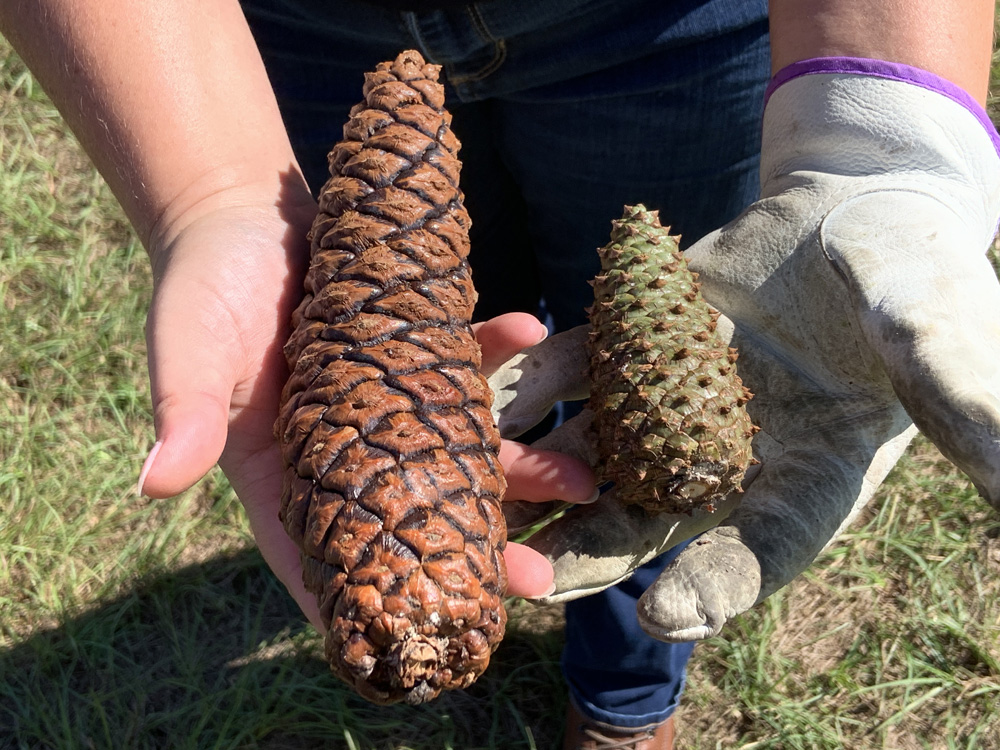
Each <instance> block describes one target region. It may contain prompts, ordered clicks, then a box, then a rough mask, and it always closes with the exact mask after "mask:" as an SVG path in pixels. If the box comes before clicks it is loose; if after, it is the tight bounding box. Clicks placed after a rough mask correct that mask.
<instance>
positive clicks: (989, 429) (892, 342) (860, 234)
mask: <svg viewBox="0 0 1000 750" xmlns="http://www.w3.org/2000/svg"><path fill="white" fill-rule="evenodd" d="M822 239H823V243H824V248H825V250H826V252H827V253H828V255H829V257H830V259H831V261H832V262H833V263H834V264H835V266H836V267H837V268H838V270H840V272H841V273H842V274H843V275H845V276H846V277H847V278H848V281H849V288H850V289H851V293H852V295H853V296H854V298H855V299H854V302H855V305H856V307H857V308H858V309H859V310H860V311H861V313H860V316H859V317H860V322H861V325H862V327H863V329H864V331H865V334H866V336H867V338H868V340H869V341H870V343H871V345H872V347H873V348H874V349H875V350H876V351H877V352H878V353H879V355H880V356H881V359H882V362H883V365H884V367H885V370H886V372H887V374H888V376H889V380H890V382H891V383H892V386H893V388H894V390H895V391H896V394H897V396H898V397H899V399H900V401H901V402H902V403H903V406H904V407H905V408H906V410H907V412H908V413H909V414H910V416H911V418H912V419H913V421H914V422H915V423H916V424H917V426H918V427H919V428H920V430H921V431H922V432H923V433H924V434H926V435H927V436H928V437H929V438H930V439H931V440H932V441H933V442H934V444H935V445H937V447H938V448H939V449H940V450H941V452H942V453H943V454H944V455H945V456H947V457H948V458H949V459H950V460H951V461H953V462H954V463H955V464H956V465H957V466H958V467H959V468H961V469H962V470H963V471H965V472H966V473H967V474H969V476H970V477H971V479H972V481H973V482H974V483H975V485H976V487H977V489H978V490H979V491H980V493H981V494H982V495H983V496H984V497H985V498H986V499H987V500H988V501H989V502H991V503H992V504H993V505H994V506H996V507H998V508H1000V284H998V283H997V279H996V273H995V272H994V270H993V268H992V267H991V266H990V263H989V261H988V260H987V258H986V257H985V255H984V254H983V252H982V250H983V248H984V245H985V243H986V242H988V238H984V237H982V236H975V234H974V233H973V232H972V231H971V230H970V229H969V228H968V227H967V226H966V224H964V223H963V222H962V221H961V220H960V219H959V217H958V215H956V213H955V212H954V211H953V210H952V209H951V208H949V207H947V206H944V205H942V204H941V203H939V202H938V201H936V200H934V199H932V198H930V197H928V196H926V195H924V194H917V193H912V194H911V193H906V192H903V191H892V192H888V191H887V192H884V193H874V194H868V195H863V196H860V197H859V198H856V199H854V200H852V201H848V202H846V203H844V204H842V205H841V206H839V207H838V208H837V209H836V210H835V211H833V212H831V214H830V216H829V217H828V218H827V219H826V221H825V222H824V224H823V227H822ZM887 251H889V252H891V253H892V254H893V256H894V259H893V262H892V263H890V262H888V261H886V260H885V259H884V256H885V255H886V254H887ZM941 259H947V264H946V265H945V264H943V262H942V260H941ZM902 266H905V267H906V279H905V284H901V283H900V280H899V273H898V271H896V270H894V269H898V268H900V267H902Z"/></svg>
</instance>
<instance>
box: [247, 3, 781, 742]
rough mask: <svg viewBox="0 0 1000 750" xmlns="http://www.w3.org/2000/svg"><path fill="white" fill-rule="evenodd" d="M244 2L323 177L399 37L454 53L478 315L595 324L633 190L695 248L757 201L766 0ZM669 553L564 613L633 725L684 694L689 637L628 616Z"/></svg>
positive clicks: (600, 709) (577, 691)
mask: <svg viewBox="0 0 1000 750" xmlns="http://www.w3.org/2000/svg"><path fill="white" fill-rule="evenodd" d="M416 2H419V0H416ZM243 6H244V10H245V12H246V15H247V18H248V20H249V22H250V25H251V28H252V30H253V32H254V35H255V38H256V39H257V42H258V45H259V47H260V49H261V53H262V55H263V57H264V61H265V64H266V65H267V69H268V74H269V76H270V77H271V81H272V84H273V86H274V88H275V91H276V93H277V96H278V103H279V105H280V107H281V110H282V115H283V117H284V118H285V123H286V127H287V129H288V132H289V135H290V137H291V139H292V144H293V147H294V148H295V151H296V155H297V157H298V159H299V163H300V165H301V166H302V168H303V170H304V172H305V174H306V178H307V180H308V181H309V183H310V185H311V186H312V187H313V189H314V190H317V189H318V188H319V187H320V186H321V185H322V184H323V182H324V181H325V179H326V176H327V171H326V153H327V151H328V150H329V149H330V147H331V146H332V144H333V143H334V142H335V141H336V140H338V139H339V138H340V137H341V127H342V125H343V123H344V122H345V121H346V115H347V110H348V108H349V107H350V106H351V105H353V104H355V103H356V102H357V101H359V100H360V98H361V83H362V80H363V78H362V76H363V73H364V71H366V70H370V69H372V68H373V67H374V65H375V63H377V62H379V61H381V60H387V59H392V58H394V57H395V56H396V54H397V53H398V52H399V51H401V50H403V49H407V48H414V49H418V50H420V51H421V52H422V53H423V54H424V56H425V57H426V58H428V59H429V60H430V61H432V62H437V63H441V64H442V65H443V66H444V76H443V78H444V79H445V80H444V82H445V85H446V94H447V106H448V107H449V109H450V110H451V112H452V114H453V116H454V123H453V125H454V129H455V132H456V134H457V135H458V137H459V139H460V140H461V141H462V144H463V147H462V151H461V154H460V156H461V158H462V161H463V164H464V167H463V171H462V187H463V190H464V192H465V195H466V206H467V208H468V210H469V213H470V215H471V216H472V219H473V226H472V248H473V249H472V256H471V261H470V262H471V265H472V268H473V274H474V279H475V281H476V286H477V289H478V291H479V295H480V299H479V304H478V306H477V308H476V314H477V317H478V318H480V319H485V318H489V317H492V316H494V315H497V314H499V313H501V312H507V311H511V310H523V311H529V312H536V311H537V310H539V304H540V302H541V301H542V300H544V305H545V309H546V310H547V312H548V314H549V315H551V322H552V324H553V326H554V327H555V328H556V329H557V330H564V329H566V328H570V327H572V326H575V325H578V324H580V323H582V322H585V313H584V308H585V307H586V306H587V305H589V304H590V302H591V301H592V290H591V288H590V287H589V285H588V284H587V281H588V280H589V279H591V278H592V277H593V276H594V274H595V272H596V270H597V268H598V261H597V254H596V253H595V252H594V250H595V248H596V247H597V246H599V245H603V244H605V243H606V242H607V237H608V232H609V230H610V221H611V220H612V219H614V218H617V217H619V216H620V215H621V212H622V206H623V205H624V204H626V203H638V202H642V203H645V204H646V205H647V206H649V207H650V208H658V209H660V213H661V217H662V219H663V221H664V222H665V223H670V224H672V225H673V229H674V231H675V232H680V233H681V234H682V235H683V238H684V240H683V244H687V243H690V242H692V241H694V240H696V239H698V238H699V237H701V236H702V235H704V234H706V233H707V232H709V231H710V230H712V229H715V228H716V227H718V226H720V225H722V224H723V223H725V222H726V221H728V220H730V219H732V218H734V217H735V216H736V215H737V214H738V213H739V211H740V210H741V209H742V208H744V207H745V206H746V205H747V204H748V203H749V202H750V201H752V200H753V199H754V198H755V197H756V194H757V190H758V186H757V168H758V159H759V141H760V119H761V114H762V106H763V92H764V86H765V84H766V82H767V78H768V75H769V53H768V39H767V21H766V2H765V0H494V1H493V2H485V3H480V4H477V5H470V6H467V7H464V8H459V9H450V10H429V11H423V12H418V13H411V12H399V11H393V10H389V9H385V8H380V7H378V5H377V4H371V5H369V4H366V3H363V2H357V1H348V2H341V1H340V0H244V2H243ZM669 556H670V553H668V555H665V556H663V557H661V558H660V559H658V560H655V561H653V562H652V563H650V564H648V565H646V566H644V568H643V569H641V570H640V571H639V572H637V573H636V575H635V576H634V577H633V578H632V579H631V580H629V581H627V582H625V583H623V584H620V585H619V586H616V587H614V588H612V589H610V590H608V591H606V592H604V593H602V594H598V595H595V596H591V597H588V598H586V599H583V600H580V601H577V602H573V603H571V604H569V605H568V606H567V608H566V619H567V624H566V641H567V642H566V647H565V651H564V655H563V670H564V673H565V676H566V679H567V682H568V684H569V688H570V692H571V696H572V699H573V700H574V702H575V703H576V704H577V706H578V707H579V708H580V709H581V710H582V711H583V712H584V713H585V714H587V715H589V716H590V717H591V718H594V719H597V720H599V721H601V722H604V723H607V724H610V725H614V726H621V727H640V726H645V725H648V724H654V723H658V722H661V721H663V720H664V719H666V718H667V717H668V716H669V715H670V713H671V712H672V711H673V710H674V708H675V707H676V705H677V700H678V698H679V696H680V692H681V690H682V688H683V683H684V675H685V664H686V662H687V659H688V657H689V656H690V653H691V648H692V647H691V646H690V645H681V646H676V645H669V644H664V643H660V642H658V641H655V640H653V639H651V638H649V637H648V636H646V635H645V634H644V633H643V632H642V630H641V629H640V628H639V626H638V623H637V621H636V615H635V604H636V599H637V598H638V596H639V595H640V594H641V593H642V591H643V590H644V589H645V587H646V586H647V585H649V583H650V582H651V581H652V580H653V578H655V576H656V574H657V573H658V572H659V570H660V569H661V568H662V567H663V565H664V564H665V563H666V561H667V560H668V559H669Z"/></svg>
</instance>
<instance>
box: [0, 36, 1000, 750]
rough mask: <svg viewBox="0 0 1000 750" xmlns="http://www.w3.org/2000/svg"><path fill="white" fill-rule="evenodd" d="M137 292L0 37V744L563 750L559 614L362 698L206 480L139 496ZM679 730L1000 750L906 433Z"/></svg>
mask: <svg viewBox="0 0 1000 750" xmlns="http://www.w3.org/2000/svg"><path fill="white" fill-rule="evenodd" d="M998 72H1000V71H998ZM149 294H150V278H149V272H148V269H147V264H146V260H145V256H144V254H143V252H142V249H141V248H140V247H139V245H138V243H137V242H136V240H135V237H134V235H133V234H132V232H131V230H130V229H129V228H128V226H127V224H126V222H125V220H124V218H123V216H122V214H121V212H120V210H119V209H118V207H117V206H116V204H115V202H114V200H113V198H112V197H111V195H110V193H109V192H108V190H107V188H106V187H105V185H104V184H103V182H102V181H101V179H100V178H99V177H98V176H97V175H96V173H95V172H94V170H93V169H92V167H91V166H90V165H89V163H88V162H87V160H86V159H85V157H83V156H82V155H81V153H80V151H79V149H78V147H77V146H76V144H75V142H74V141H73V140H72V138H71V137H69V136H68V134H67V132H66V130H65V128H64V126H63V124H62V121H61V119H60V118H59V116H58V114H57V112H56V111H55V110H54V109H53V107H52V106H51V104H50V103H49V102H48V100H47V99H46V98H45V96H44V95H43V94H42V92H41V91H40V90H39V89H38V87H37V86H36V85H35V84H34V83H33V80H32V78H31V76H30V75H29V74H28V73H27V72H26V71H25V69H24V68H23V66H22V65H21V64H20V63H19V61H18V60H17V58H16V57H15V56H14V55H12V54H11V52H10V50H9V48H7V47H6V46H0V315H2V318H0V320H2V325H0V750H7V748H192V749H194V748H198V749H201V748H265V749H267V750H283V749H285V748H288V749H289V750H290V749H291V748H358V749H360V748H393V749H395V750H402V749H403V748H412V749H413V750H418V749H422V748H428V749H429V748H480V747H483V748H535V747H537V748H552V747H556V746H557V744H558V742H559V737H560V734H561V728H562V714H563V710H564V707H565V697H564V688H563V685H562V682H561V677H560V674H559V668H558V659H559V651H560V647H561V639H562V636H561V628H560V626H561V611H560V609H559V608H558V607H553V608H548V609H535V608H532V607H530V606H527V605H524V604H516V605H514V606H513V608H512V626H511V629H510V634H509V636H508V637H507V638H506V639H505V641H504V643H503V644H502V645H501V647H500V650H499V651H498V652H497V655H496V658H495V663H494V665H493V666H491V668H490V670H488V672H487V673H486V675H485V676H484V677H483V679H482V680H480V682H479V683H478V684H477V685H476V686H474V687H473V688H472V689H471V690H469V691H467V692H465V693H453V694H448V695H446V696H444V697H443V698H441V699H440V700H438V701H436V702H434V703H432V704H430V705H428V706H422V707H417V708H409V707H405V706H403V707H400V706H395V707H389V708H384V707H374V706H370V705H368V704H366V703H364V702H363V701H361V700H360V699H358V698H357V697H355V696H354V695H353V694H352V693H351V692H349V691H348V690H346V689H345V688H343V687H342V686H341V685H340V684H339V683H337V682H336V681H335V680H334V679H333V678H332V677H331V676H330V675H329V673H328V670H327V668H326V666H325V665H324V664H323V661H322V658H321V643H320V641H319V639H318V637H317V636H316V635H315V633H314V632H312V630H311V629H309V628H307V627H304V625H303V623H302V619H301V617H300V615H299V613H298V612H297V610H296V608H295V606H294V604H293V603H292V602H291V601H290V599H289V598H288V596H287V595H286V594H285V592H284V591H283V590H282V588H281V586H280V585H279V584H277V583H276V581H275V580H274V578H273V576H272V575H271V574H270V573H269V572H268V570H267V568H266V567H265V566H264V564H263V562H262V561H261V559H260V557H259V555H258V554H257V552H256V551H255V549H254V547H253V544H252V540H251V537H250V534H249V531H248V528H247V525H246V522H245V519H244V517H243V514H242V511H241V509H240V507H239V503H238V501H237V500H236V499H235V497H234V495H233V493H232V491H231V489H230V488H229V486H228V483H227V482H226V481H225V479H224V478H223V477H222V476H221V474H218V473H216V474H213V475H212V476H210V477H209V478H208V479H206V480H205V481H203V482H202V483H201V484H199V485H198V486H197V487H196V488H194V489H193V490H191V491H189V492H187V493H185V494H184V495H182V496H181V497H179V498H175V499H172V500H169V501H152V500H149V499H143V498H139V497H137V496H136V495H135V493H134V484H135V481H136V478H137V475H138V471H139V467H140V465H141V462H142V460H143V458H144V456H145V452H146V451H147V450H148V448H149V446H150V444H151V442H152V431H151V427H150V424H151V417H150V407H149V394H148V387H147V382H146V371H145V345H144V342H143V319H144V314H145V313H144V310H145V305H146V301H147V300H148V298H149ZM677 719H678V728H679V731H680V739H679V743H678V745H679V747H681V748H697V749H699V750H700V749H701V748H775V749H779V748H780V749H785V748H789V749H790V748H899V749H904V748H906V749H909V748H970V749H971V748H976V749H977V750H998V749H1000V519H998V517H997V516H996V515H993V514H991V513H990V512H989V511H988V509H987V507H986V506H985V504H984V503H983V502H982V501H981V500H979V499H978V498H977V497H976V496H975V492H974V491H973V490H972V488H971V486H970V485H969V483H968V481H967V480H966V479H965V478H964V477H962V476H961V475H959V474H958V473H956V472H955V470H954V469H953V468H952V467H951V466H950V465H949V464H948V463H947V462H946V461H944V460H943V459H942V458H941V457H940V455H939V454H937V453H936V451H935V450H934V449H933V448H931V447H930V446H929V445H928V444H927V443H926V442H925V441H918V442H917V443H916V444H915V446H914V447H913V449H912V450H911V451H910V452H909V454H908V455H907V457H906V458H905V459H904V460H903V461H902V462H901V463H900V465H899V466H898V467H897V469H896V470H895V471H894V472H893V474H892V475H891V477H890V479H889V481H887V482H886V484H885V485H884V487H883V488H882V489H881V490H880V492H879V496H878V498H877V499H876V501H875V502H874V503H873V504H872V507H871V509H870V510H869V511H868V512H867V514H866V515H865V516H864V517H863V518H862V519H860V520H859V521H858V522H857V523H856V524H855V525H854V527H853V528H852V530H850V531H849V532H848V533H847V534H845V535H844V536H843V538H841V539H840V540H839V541H838V542H837V543H836V544H835V545H834V546H833V547H832V548H830V549H829V550H827V551H826V552H824V553H823V555H822V556H821V558H820V560H819V562H818V564H816V565H814V566H813V568H812V569H811V571H810V572H809V573H808V574H807V575H805V576H803V577H802V578H800V579H799V580H798V581H796V582H795V583H793V584H792V585H791V586H789V587H787V588H786V589H785V590H783V591H781V592H780V593H778V594H777V595H775V596H774V597H772V598H771V599H770V600H768V602H767V603H766V604H764V605H762V606H761V607H758V608H757V609H755V610H754V611H752V612H750V613H748V614H747V615H745V616H744V617H742V618H740V619H739V620H738V621H737V622H735V623H734V624H732V625H731V626H730V627H728V628H727V629H726V631H725V633H724V634H723V636H722V637H720V638H716V639H713V640H711V641H709V642H708V643H706V644H704V645H703V646H701V647H699V649H697V650H696V656H695V659H694V661H693V663H692V668H691V674H690V679H689V686H688V691H687V694H686V699H685V702H684V704H683V706H682V708H681V709H680V711H679V712H678V715H677Z"/></svg>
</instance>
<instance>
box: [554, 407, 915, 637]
mask: <svg viewBox="0 0 1000 750" xmlns="http://www.w3.org/2000/svg"><path fill="white" fill-rule="evenodd" d="M899 411H901V410H899ZM873 422H874V423H873V424H870V425H869V428H868V429H867V430H865V431H862V430H859V429H857V428H856V427H855V426H852V425H847V426H846V429H831V430H828V431H827V432H826V434H824V435H819V436H817V438H816V439H814V440H812V441H810V443H809V444H805V442H806V441H805V440H804V439H802V440H798V441H796V440H788V441H782V442H783V443H784V444H785V445H791V446H795V447H792V448H787V449H786V450H784V451H783V452H781V453H780V455H777V456H774V457H772V458H770V459H769V460H767V461H766V462H765V463H764V464H763V465H762V467H761V471H760V473H759V475H758V476H757V478H756V479H755V481H754V482H753V484H752V485H751V486H750V488H749V489H748V490H747V492H746V494H745V496H744V498H743V502H742V504H741V505H740V507H739V508H737V509H736V510H735V511H733V513H732V514H731V515H730V516H729V518H728V519H727V520H726V521H725V523H723V524H722V525H720V526H718V527H717V528H715V529H712V530H711V531H709V532H707V533H706V534H704V535H703V536H702V537H701V538H700V539H698V540H697V541H696V542H695V543H694V544H692V545H690V546H689V547H688V548H686V549H685V550H684V551H682V552H681V553H680V555H678V556H677V558H676V559H675V560H674V561H673V562H672V563H671V564H670V565H668V566H667V568H666V569H665V570H664V571H663V573H662V574H661V575H660V577H659V578H658V579H657V581H656V582H655V583H654V584H653V585H652V586H651V587H650V588H649V589H648V590H647V591H646V593H645V594H643V596H642V597H641V598H640V601H639V606H638V613H639V621H640V623H641V625H642V627H643V629H644V630H645V631H646V632H647V633H649V634H650V635H651V636H653V637H654V638H658V639H659V640H663V641H671V642H680V641H692V640H699V639H703V638H708V637H711V636H714V635H717V634H718V633H719V632H720V630H721V629H722V627H723V626H724V625H725V624H726V622H727V621H728V620H730V619H731V618H733V617H734V616H736V615H737V614H739V613H741V612H744V611H746V610H747V609H749V608H750V607H752V606H753V605H754V604H756V603H757V602H759V601H762V600H763V599H765V598H766V597H768V596H770V595H771V594H772V593H774V592H775V591H776V590H778V589H779V588H781V587H782V586H784V585H785V584H787V583H788V582H789V581H791V580H792V579H793V578H794V577H795V576H797V575H798V574H799V573H801V572H802V571H803V570H805V569H806V567H808V566H809V564H810V563H811V562H812V561H813V560H814V559H815V557H816V555H818V554H819V553H820V551H821V550H822V549H823V547H825V546H826V545H827V544H829V543H830V542H831V541H832V540H833V539H835V538H836V537H837V536H838V534H840V532H841V531H842V530H843V528H844V527H845V526H846V525H847V524H849V523H850V522H851V521H852V520H853V518H854V517H855V516H856V515H857V513H858V512H860V510H861V509H862V508H863V507H864V506H865V505H866V504H867V503H868V501H869V500H870V499H871V496H872V495H873V494H874V492H875V489H876V488H877V487H878V485H879V484H880V483H881V481H882V480H883V479H884V478H885V475H886V474H887V473H888V472H889V470H890V469H891V468H892V466H893V465H894V464H895V463H896V461H897V460H898V458H899V456H901V455H902V453H903V451H904V450H905V448H906V446H907V444H908V443H909V442H910V440H911V439H912V437H913V435H914V434H916V430H915V428H913V427H912V426H911V427H907V426H906V419H905V415H901V417H900V416H898V415H889V414H882V415H879V416H878V417H877V418H876V419H874V420H873ZM886 433H889V434H894V437H892V438H891V439H888V440H885V439H884V438H885V436H886ZM840 449H843V450H842V451H841V452H840V453H838V452H834V451H835V450H840ZM558 575H559V570H558V568H557V569H556V576H557V578H558Z"/></svg>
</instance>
